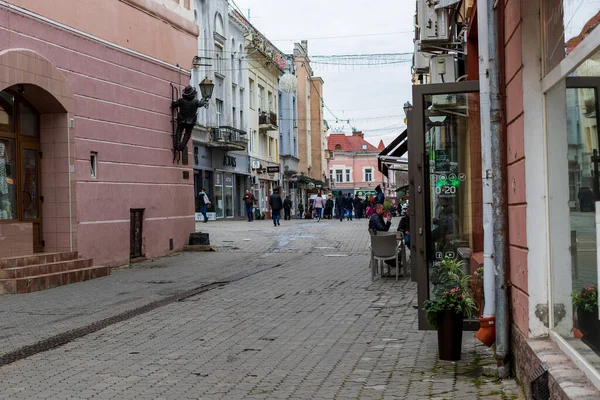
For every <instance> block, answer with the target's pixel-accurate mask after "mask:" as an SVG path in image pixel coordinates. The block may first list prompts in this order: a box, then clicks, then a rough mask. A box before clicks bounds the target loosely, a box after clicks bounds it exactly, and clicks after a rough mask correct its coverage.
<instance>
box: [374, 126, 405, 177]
mask: <svg viewBox="0 0 600 400" xmlns="http://www.w3.org/2000/svg"><path fill="white" fill-rule="evenodd" d="M407 151H408V129H405V130H404V131H403V132H402V133H401V134H400V135H398V137H397V138H396V139H394V140H393V141H392V143H390V144H389V145H388V146H387V147H386V148H385V149H383V150H382V151H381V153H379V155H378V156H377V167H378V169H379V172H381V173H382V174H383V175H385V176H386V177H388V178H389V176H388V172H389V170H390V169H398V168H394V166H398V165H408V160H406V159H402V157H403V156H404V155H405V154H406V152H407Z"/></svg>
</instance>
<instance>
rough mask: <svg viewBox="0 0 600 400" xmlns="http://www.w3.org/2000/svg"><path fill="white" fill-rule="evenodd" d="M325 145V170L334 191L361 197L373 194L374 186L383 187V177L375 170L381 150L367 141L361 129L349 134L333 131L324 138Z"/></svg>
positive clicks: (384, 182) (384, 185)
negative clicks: (327, 154) (326, 149)
mask: <svg viewBox="0 0 600 400" xmlns="http://www.w3.org/2000/svg"><path fill="white" fill-rule="evenodd" d="M327 148H328V150H329V154H330V156H329V159H328V162H327V167H328V168H327V169H328V171H329V180H330V182H331V188H332V189H333V190H334V191H342V193H343V194H344V195H346V194H348V193H350V194H352V195H355V194H358V195H359V196H360V197H363V198H364V197H365V196H368V195H370V194H374V193H375V187H376V186H377V185H381V187H382V189H384V188H385V187H386V185H387V183H386V180H384V179H385V177H384V176H383V174H381V172H379V170H378V169H377V155H378V154H379V152H380V151H381V150H382V149H379V148H377V147H375V146H373V145H372V144H371V143H369V142H367V141H366V140H365V139H364V136H363V134H362V133H361V132H354V133H353V134H352V135H350V136H347V135H344V134H338V133H332V134H330V135H329V137H328V138H327Z"/></svg>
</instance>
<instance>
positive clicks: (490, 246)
mask: <svg viewBox="0 0 600 400" xmlns="http://www.w3.org/2000/svg"><path fill="white" fill-rule="evenodd" d="M487 18H488V15H487V3H486V1H485V0H484V1H481V0H480V1H479V3H478V4H477V41H478V50H479V101H480V114H481V172H482V200H483V279H484V282H483V293H484V298H485V304H484V309H483V317H484V318H490V317H493V316H494V315H495V314H496V298H495V297H496V295H495V290H494V287H495V284H494V276H495V274H494V259H493V255H494V231H493V228H494V212H493V207H492V205H493V201H494V200H493V199H494V192H493V189H492V159H491V151H492V132H491V130H490V81H489V79H490V75H489V72H490V55H489V48H488V37H489V36H488V29H489V27H488V23H487Z"/></svg>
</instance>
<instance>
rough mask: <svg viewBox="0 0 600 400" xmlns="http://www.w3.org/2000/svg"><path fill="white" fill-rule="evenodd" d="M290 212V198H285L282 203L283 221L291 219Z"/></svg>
mask: <svg viewBox="0 0 600 400" xmlns="http://www.w3.org/2000/svg"><path fill="white" fill-rule="evenodd" d="M291 211H292V201H291V200H290V196H285V200H284V201H283V219H284V220H288V219H290V217H291Z"/></svg>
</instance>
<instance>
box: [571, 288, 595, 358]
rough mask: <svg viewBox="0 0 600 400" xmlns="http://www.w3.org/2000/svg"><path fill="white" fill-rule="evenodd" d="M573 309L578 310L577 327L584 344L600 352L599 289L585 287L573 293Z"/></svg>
mask: <svg viewBox="0 0 600 400" xmlns="http://www.w3.org/2000/svg"><path fill="white" fill-rule="evenodd" d="M571 296H572V298H573V307H575V309H576V310H577V326H578V328H579V330H580V331H581V333H582V334H583V338H582V340H583V342H584V343H586V344H587V345H588V346H590V347H591V348H592V349H594V350H595V351H600V320H598V288H597V287H596V286H595V285H589V286H583V287H582V288H581V289H580V290H579V292H573V294H572V295H571Z"/></svg>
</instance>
